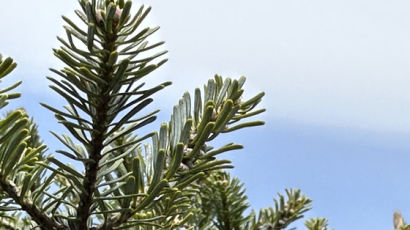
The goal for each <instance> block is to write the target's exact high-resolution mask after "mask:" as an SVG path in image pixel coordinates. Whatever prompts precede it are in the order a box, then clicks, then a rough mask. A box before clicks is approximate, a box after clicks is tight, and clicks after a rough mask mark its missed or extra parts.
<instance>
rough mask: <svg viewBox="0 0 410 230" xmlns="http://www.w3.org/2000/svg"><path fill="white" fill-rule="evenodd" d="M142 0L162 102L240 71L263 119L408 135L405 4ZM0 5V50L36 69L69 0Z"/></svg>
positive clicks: (409, 26)
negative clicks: (164, 57)
mask: <svg viewBox="0 0 410 230" xmlns="http://www.w3.org/2000/svg"><path fill="white" fill-rule="evenodd" d="M1 1H4V0H1ZM4 2H5V3H6V1H4ZM137 2H138V1H135V3H137ZM142 2H145V3H146V4H151V5H152V6H153V11H152V13H151V16H150V18H149V20H150V21H151V22H153V23H155V24H158V25H160V26H161V27H162V30H160V32H159V33H158V36H157V37H158V38H159V39H161V40H165V41H167V45H166V47H167V49H169V51H170V54H169V58H170V62H169V63H168V65H167V66H165V67H164V70H163V72H162V74H158V75H159V77H158V78H166V79H171V80H173V81H174V87H173V90H175V92H178V93H176V96H175V98H172V99H171V100H174V99H176V98H177V97H179V95H180V94H181V93H179V92H181V91H184V90H186V89H190V88H192V87H194V86H197V85H198V83H199V82H203V81H205V80H206V79H207V78H209V77H211V76H212V75H213V74H214V73H220V74H224V75H228V76H240V75H245V76H247V77H248V79H249V81H248V83H249V85H248V88H250V90H253V92H256V91H259V90H263V91H266V93H267V97H266V100H265V105H266V107H267V108H268V109H269V111H270V112H269V114H268V116H271V117H275V118H282V119H291V120H295V121H299V122H306V123H312V122H313V123H316V124H323V125H331V126H352V127H357V128H361V129H372V130H373V129H376V130H379V131H380V130H391V131H410V119H408V118H409V117H410V92H409V90H408V87H409V86H410V78H409V76H410V68H409V66H410V65H409V64H410V14H409V13H408V9H409V7H410V2H408V1H404V0H402V1H397V0H396V1H380V0H376V1H375V0H373V1H370V0H369V1H367V0H354V1H353V0H343V1H328V0H311V1H303V0H288V1H283V0H282V1H266V0H265V1H263V0H260V1H253V2H252V3H251V2H250V1H241V0H237V1H233V0H230V1H228V0H226V1H216V0H210V1H201V2H199V1H187V0H175V1H142ZM7 5H8V7H7V10H3V11H2V16H1V19H2V20H1V21H0V27H1V28H2V31H7V32H6V33H5V32H3V33H2V36H1V37H0V42H1V44H2V52H3V53H6V54H9V55H12V56H13V57H15V58H16V59H17V60H18V61H19V63H20V65H21V66H23V65H24V67H26V68H28V67H33V68H41V70H42V71H44V74H46V72H45V69H46V67H48V66H50V65H51V64H53V63H54V62H55V59H54V58H53V57H52V53H51V51H50V49H51V48H52V47H55V46H56V44H57V42H56V39H55V36H56V34H60V35H62V33H63V31H62V29H61V24H62V20H61V18H60V15H61V14H63V13H64V14H66V15H73V13H72V9H73V8H75V7H77V2H76V1H74V0H72V1H68V0H64V1H51V0H37V1H25V2H24V4H23V3H22V1H7ZM135 5H137V4H135ZM17 12H18V13H17ZM44 74H42V75H40V76H39V75H36V76H28V75H27V78H29V79H34V78H35V79H38V80H39V81H41V80H40V79H42V77H43V75H44ZM187 78H189V79H193V78H194V79H198V81H188V82H186V80H184V79H187ZM37 84H39V85H41V84H42V83H41V82H38V83H37ZM37 84H35V85H37Z"/></svg>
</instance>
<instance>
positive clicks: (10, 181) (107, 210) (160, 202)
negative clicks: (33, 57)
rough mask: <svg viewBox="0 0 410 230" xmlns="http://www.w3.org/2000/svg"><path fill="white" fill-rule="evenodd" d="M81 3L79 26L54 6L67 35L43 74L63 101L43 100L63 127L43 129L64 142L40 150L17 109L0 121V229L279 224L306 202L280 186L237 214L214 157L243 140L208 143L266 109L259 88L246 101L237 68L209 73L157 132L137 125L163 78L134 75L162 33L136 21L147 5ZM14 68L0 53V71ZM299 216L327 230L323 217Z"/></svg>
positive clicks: (154, 56) (2, 99)
mask: <svg viewBox="0 0 410 230" xmlns="http://www.w3.org/2000/svg"><path fill="white" fill-rule="evenodd" d="M79 4H80V7H81V10H76V11H75V13H76V15H77V16H78V17H79V19H80V20H81V21H82V23H83V24H81V25H77V24H75V23H74V22H73V21H72V20H70V19H69V18H67V17H64V16H63V20H64V21H65V22H66V25H65V26H64V29H65V32H66V38H61V37H58V40H59V41H60V42H61V46H60V47H59V48H56V49H54V55H55V56H56V57H57V58H58V59H59V60H61V61H62V62H63V63H64V64H65V67H64V68H63V69H60V70H57V69H50V70H51V71H52V72H53V75H54V77H47V78H48V80H49V81H50V83H51V85H50V88H51V89H53V90H54V91H55V92H56V93H57V94H58V95H60V96H61V97H62V98H64V99H65V100H66V103H67V105H65V106H63V107H62V108H60V106H51V105H48V104H45V103H41V105H42V106H44V107H45V108H47V109H48V110H50V111H51V112H53V113H54V114H55V118H56V119H57V121H58V122H59V123H61V124H62V125H63V126H64V127H65V128H66V130H67V131H68V134H58V133H55V132H53V131H51V132H52V134H53V135H54V136H55V137H56V138H57V139H58V140H59V141H60V142H61V143H62V144H63V146H64V147H65V148H64V149H61V150H58V151H56V153H57V154H58V155H56V154H50V155H46V150H47V147H46V145H44V144H43V142H42V141H41V140H40V137H39V136H38V133H37V126H36V124H34V122H33V121H32V120H30V119H29V116H28V115H27V113H26V112H25V111H24V109H17V110H15V111H12V112H10V113H8V114H7V115H6V117H4V118H3V119H1V120H0V198H1V201H0V227H1V228H3V229H50V230H51V229H53V230H54V229H70V230H77V229H78V230H86V229H98V230H111V229H141V230H142V229H144V230H145V229H146V230H153V229H285V228H286V227H287V226H288V225H289V224H290V223H292V222H293V221H295V220H297V219H299V218H301V217H302V214H303V213H304V212H306V211H307V210H309V209H310V203H311V200H310V199H308V198H306V197H305V196H304V195H301V193H300V191H299V190H287V191H286V198H285V196H283V195H280V196H279V199H278V200H275V206H274V207H270V208H267V209H263V210H261V211H260V212H259V214H258V215H256V214H255V212H252V213H251V215H249V216H246V215H244V212H245V210H246V209H247V208H248V206H249V204H248V203H247V201H246V200H247V198H246V196H245V194H244V192H245V191H244V189H243V188H242V184H241V183H240V182H239V181H238V179H236V178H233V179H231V178H230V176H229V174H227V173H226V172H223V171H221V170H222V169H226V168H232V167H233V166H232V165H231V164H230V163H231V162H230V161H229V160H225V159H221V158H217V156H219V155H220V154H222V153H224V152H227V151H232V150H236V149H241V148H242V146H241V145H239V144H234V143H228V144H226V145H223V146H221V147H214V146H210V142H211V141H212V140H214V139H215V138H217V137H218V136H219V135H220V134H223V133H229V132H233V131H236V130H238V129H242V128H247V127H253V126H260V125H263V124H264V122H262V121H257V120H256V121H255V120H249V118H251V117H253V116H255V115H258V114H260V113H262V112H264V111H265V110H264V109H258V108H257V106H258V104H259V103H260V101H261V99H262V98H263V96H264V93H259V94H257V95H255V96H254V97H252V98H250V99H244V98H243V97H242V94H243V92H244V89H243V86H244V83H245V78H244V77H240V78H239V79H231V78H223V77H221V76H219V75H215V77H214V78H213V79H210V80H209V81H208V82H207V83H206V84H205V85H204V87H203V89H202V90H201V89H199V88H197V89H195V92H194V94H193V96H191V95H190V94H189V93H188V92H186V93H184V94H183V96H182V98H181V99H180V100H179V102H178V103H177V104H176V105H175V106H174V107H173V113H172V115H171V118H170V120H169V121H168V122H164V123H162V124H161V126H160V127H159V130H158V131H154V132H151V133H146V134H141V133H138V135H137V134H136V133H137V131H139V130H140V128H141V127H144V126H146V125H148V124H150V123H151V122H153V121H154V120H156V114H157V113H158V110H155V111H152V112H145V110H144V109H145V108H146V107H147V106H148V105H150V104H151V103H152V102H153V99H152V98H151V96H152V95H154V94H155V93H156V92H158V91H160V90H162V89H163V88H165V87H167V86H169V85H170V84H171V82H163V83H162V84H159V85H157V86H154V87H152V88H146V87H144V86H145V84H144V82H142V80H143V79H144V78H145V77H146V76H147V75H148V74H149V73H151V72H152V71H154V70H156V69H157V68H159V67H160V66H162V65H163V64H164V63H166V61H167V59H166V58H164V55H165V54H166V51H164V50H161V45H162V44H163V42H156V43H153V44H151V43H149V41H148V38H149V37H150V35H152V34H153V33H155V31H157V30H158V27H154V28H150V27H147V28H141V24H142V22H143V20H144V19H145V18H146V17H147V15H148V13H149V12H150V10H151V8H149V7H148V8H146V7H144V6H141V7H139V9H138V10H137V12H136V13H132V10H131V6H132V2H131V0H128V1H124V0H115V1H114V0H99V1H96V0H91V1H89V0H80V1H79ZM15 67H16V64H15V62H14V61H13V60H12V59H11V58H6V59H4V60H2V59H1V58H0V78H3V77H5V76H6V75H8V74H9V73H10V72H11V71H12V70H13V69H14V68H15ZM20 84H21V82H17V83H16V84H14V85H12V86H10V87H8V88H6V89H3V90H0V108H3V107H5V106H6V105H7V104H8V103H9V101H10V100H11V99H14V98H17V97H19V96H20V94H18V93H12V92H11V91H12V90H13V89H15V88H16V87H17V86H18V85H20ZM143 110H144V111H143ZM69 162H70V163H69ZM74 165H75V167H74ZM79 165H82V166H83V168H81V167H78V166H79ZM306 225H307V227H308V228H309V229H326V226H327V222H326V220H323V219H317V220H312V221H310V222H307V224H306Z"/></svg>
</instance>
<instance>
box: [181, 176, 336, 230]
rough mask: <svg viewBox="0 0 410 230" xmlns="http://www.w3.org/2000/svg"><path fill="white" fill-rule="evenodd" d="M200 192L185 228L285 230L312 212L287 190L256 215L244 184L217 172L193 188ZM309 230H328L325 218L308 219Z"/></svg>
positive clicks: (300, 197) (306, 202)
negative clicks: (249, 209) (248, 212)
mask: <svg viewBox="0 0 410 230" xmlns="http://www.w3.org/2000/svg"><path fill="white" fill-rule="evenodd" d="M195 187H196V188H198V189H199V190H198V191H199V192H198V193H197V194H196V196H195V201H194V206H195V209H194V216H193V218H192V219H191V220H190V222H188V223H187V224H186V227H187V228H192V229H198V230H199V229H210V230H226V229H232V230H280V229H287V228H288V227H290V225H291V224H292V223H294V222H295V221H296V220H299V219H301V218H303V215H304V213H305V212H307V211H308V210H310V209H311V202H312V201H311V200H310V199H309V198H307V197H306V196H305V195H302V194H301V191H300V190H293V189H289V190H286V195H282V194H278V196H279V197H278V199H274V205H273V206H272V207H268V208H264V209H260V210H259V213H258V214H256V212H255V210H252V211H251V212H250V214H246V210H247V209H248V208H249V206H250V205H249V203H248V201H247V196H246V195H245V189H244V188H243V184H241V183H240V181H239V179H238V178H231V177H230V175H229V173H227V172H223V171H216V172H213V173H211V175H209V176H208V177H207V178H204V179H202V180H199V181H198V182H197V184H196V186H195ZM305 226H306V228H307V229H308V230H327V229H328V222H327V219H325V218H310V219H308V220H306V221H305Z"/></svg>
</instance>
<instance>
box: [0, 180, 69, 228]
mask: <svg viewBox="0 0 410 230" xmlns="http://www.w3.org/2000/svg"><path fill="white" fill-rule="evenodd" d="M0 187H1V189H2V190H3V191H4V192H6V193H7V194H8V195H9V196H10V197H11V198H12V199H13V200H14V202H16V203H17V204H19V205H20V206H21V209H23V210H24V211H26V212H27V213H28V214H29V215H30V217H31V218H32V219H33V220H34V221H35V222H36V223H37V224H38V225H39V226H41V227H45V228H46V229H66V228H65V227H64V226H62V225H60V224H58V223H57V222H55V221H54V220H53V219H51V218H50V217H48V216H47V215H45V214H44V212H42V211H41V210H40V209H38V208H37V207H36V205H35V204H34V203H33V201H32V200H31V199H30V198H28V197H21V196H20V191H19V189H18V188H17V186H16V185H15V184H14V183H13V182H12V181H10V180H0Z"/></svg>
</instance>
